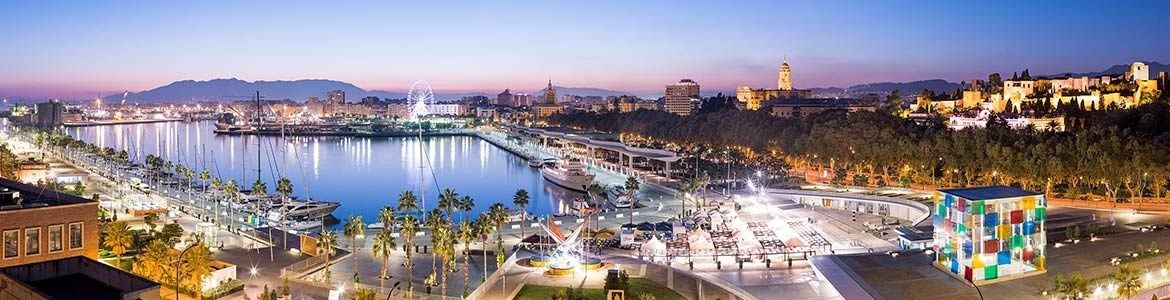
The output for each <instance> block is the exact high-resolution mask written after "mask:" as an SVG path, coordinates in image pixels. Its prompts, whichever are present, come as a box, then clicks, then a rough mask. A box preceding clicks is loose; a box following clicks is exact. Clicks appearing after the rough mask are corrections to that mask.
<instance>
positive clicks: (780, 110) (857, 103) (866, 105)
mask: <svg viewBox="0 0 1170 300" xmlns="http://www.w3.org/2000/svg"><path fill="white" fill-rule="evenodd" d="M764 107H765V109H766V111H768V112H769V113H771V114H772V115H773V116H777V117H801V116H807V115H810V114H815V113H819V112H823V111H830V110H846V111H849V112H857V111H876V110H877V105H876V104H873V103H870V102H868V101H865V100H861V99H847V98H825V99H784V100H772V101H769V102H768V103H766V104H764Z"/></svg>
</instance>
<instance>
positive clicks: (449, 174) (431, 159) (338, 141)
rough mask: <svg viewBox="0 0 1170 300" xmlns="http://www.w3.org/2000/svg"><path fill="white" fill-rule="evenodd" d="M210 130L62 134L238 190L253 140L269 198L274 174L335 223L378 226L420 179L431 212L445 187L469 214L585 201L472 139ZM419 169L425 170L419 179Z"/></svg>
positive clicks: (192, 126)
mask: <svg viewBox="0 0 1170 300" xmlns="http://www.w3.org/2000/svg"><path fill="white" fill-rule="evenodd" d="M214 127H215V124H214V122H195V123H181V122H168V123H150V124H127V125H108V126H91V127H76V128H68V129H66V131H67V133H68V134H69V135H71V136H73V137H74V138H78V139H81V140H83V141H86V142H89V143H93V144H95V145H98V146H101V147H112V148H114V149H118V150H121V149H127V151H128V152H129V153H130V157H131V159H132V160H135V161H141V160H142V158H144V157H146V155H149V154H154V155H158V156H161V157H163V159H166V160H170V161H173V162H175V163H182V164H184V165H187V166H189V167H193V168H194V169H195V170H203V169H207V170H209V171H210V172H211V175H212V177H213V178H214V177H219V178H221V179H222V180H224V181H227V180H228V179H235V180H236V181H237V182H240V186H241V189H247V188H250V187H251V185H252V182H253V181H255V180H256V176H257V173H256V172H257V171H256V170H257V163H256V160H257V159H256V158H257V141H259V144H260V153H259V156H260V157H261V159H260V177H261V180H262V181H264V182H265V183H266V185H267V187H268V190H269V192H273V193H274V192H275V189H276V184H275V181H276V180H275V179H276V178H278V176H279V175H277V174H283V175H284V176H286V177H288V178H289V179H290V180H291V181H292V183H293V188H294V192H293V194H294V195H295V196H299V197H302V198H305V197H310V198H314V199H320V200H327V201H338V202H341V207H340V208H338V209H337V211H335V212H334V213H333V214H334V216H337V217H338V218H339V219H340V218H344V217H346V216H349V215H351V214H356V215H361V216H362V218H363V220H364V221H365V222H367V223H371V222H374V221H375V220H377V211H378V210H379V209H381V208H382V207H383V206H385V205H394V204H396V203H397V199H398V194H399V193H401V192H402V191H405V190H413V191H414V193H415V195H420V184H419V181H420V180H419V179H420V178H422V179H423V184H422V187H421V188H422V189H424V190H425V191H426V198H425V199H424V202H425V204H426V208H427V209H428V210H429V209H431V208H434V207H435V205H436V202H437V196H438V194H439V190H440V189H441V188H452V189H454V190H455V191H456V192H458V193H459V194H460V195H468V196H471V197H472V198H474V199H475V208H474V209H472V211H471V213H472V215H474V214H478V213H479V212H482V211H484V210H486V209H487V208H488V206H490V205H491V204H492V203H503V204H504V205H505V206H507V207H512V206H513V205H512V195H513V194H514V193H515V192H516V190H517V189H525V190H528V192H529V195H530V200H529V205H528V208H527V210H528V211H529V212H530V213H533V214H536V215H550V214H553V213H556V212H557V211H558V210H557V208H558V207H564V206H567V203H570V202H571V200H572V199H574V198H577V197H581V196H583V194H581V193H578V192H573V191H569V190H566V189H564V188H561V187H559V186H556V185H554V184H552V183H549V182H547V181H545V180H544V178H542V177H541V175H540V172H539V171H537V170H536V169H533V168H531V167H529V166H528V164H527V163H526V162H525V160H524V159H523V158H520V157H517V156H515V155H512V154H511V153H509V152H507V151H505V150H503V149H500V148H498V147H496V146H494V145H492V144H489V143H488V142H486V141H484V140H481V139H479V138H477V137H469V136H454V137H425V138H423V140H422V147H423V148H424V149H425V150H426V151H425V153H426V155H425V156H424V155H420V154H422V153H421V152H420V151H419V139H418V138H351V137H288V138H285V139H283V142H282V139H281V138H280V137H271V136H264V137H256V136H226V135H217V134H215V133H214V132H212V130H213V129H214ZM420 163H422V164H425V165H428V167H427V168H426V169H425V173H424V174H420V172H419V171H420V167H419V165H420ZM278 170H279V171H278ZM432 172H433V176H432ZM420 176H421V177H420ZM196 180H198V171H196ZM436 182H437V185H436ZM456 218H457V217H456Z"/></svg>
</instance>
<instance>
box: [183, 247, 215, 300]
mask: <svg viewBox="0 0 1170 300" xmlns="http://www.w3.org/2000/svg"><path fill="white" fill-rule="evenodd" d="M192 247H194V248H191V249H190V250H187V251H188V252H187V254H184V255H183V259H184V260H185V262H186V263H187V265H186V266H184V267H183V268H182V269H183V273H185V274H186V275H187V276H188V278H187V280H188V281H189V282H190V284H191V286H192V287H193V288H192V289H191V290H192V291H193V292H194V293H195V299H203V288H202V285H203V277H204V276H207V275H211V271H212V270H211V262H212V261H214V260H213V259H212V258H211V250H209V249H207V246H204V245H203V244H195V245H194V246H192Z"/></svg>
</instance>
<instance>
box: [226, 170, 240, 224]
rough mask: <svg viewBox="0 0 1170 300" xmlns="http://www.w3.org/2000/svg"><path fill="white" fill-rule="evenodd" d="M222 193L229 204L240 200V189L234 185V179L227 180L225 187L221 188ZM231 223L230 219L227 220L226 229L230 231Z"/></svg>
mask: <svg viewBox="0 0 1170 300" xmlns="http://www.w3.org/2000/svg"><path fill="white" fill-rule="evenodd" d="M223 192H224V194H227V197H228V200H229V201H231V202H235V201H236V200H239V199H240V187H239V186H238V185H236V180H235V179H228V181H227V183H226V184H225V186H224V188H223ZM228 207H231V206H230V205H229V206H228ZM232 223H234V221H232V218H230V217H229V218H228V229H231V226H232Z"/></svg>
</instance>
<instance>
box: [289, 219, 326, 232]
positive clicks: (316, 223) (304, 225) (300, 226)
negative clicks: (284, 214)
mask: <svg viewBox="0 0 1170 300" xmlns="http://www.w3.org/2000/svg"><path fill="white" fill-rule="evenodd" d="M321 224H322V222H321V220H301V221H295V222H291V223H289V224H288V228H291V229H295V230H301V231H304V230H310V229H316V228H321Z"/></svg>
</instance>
